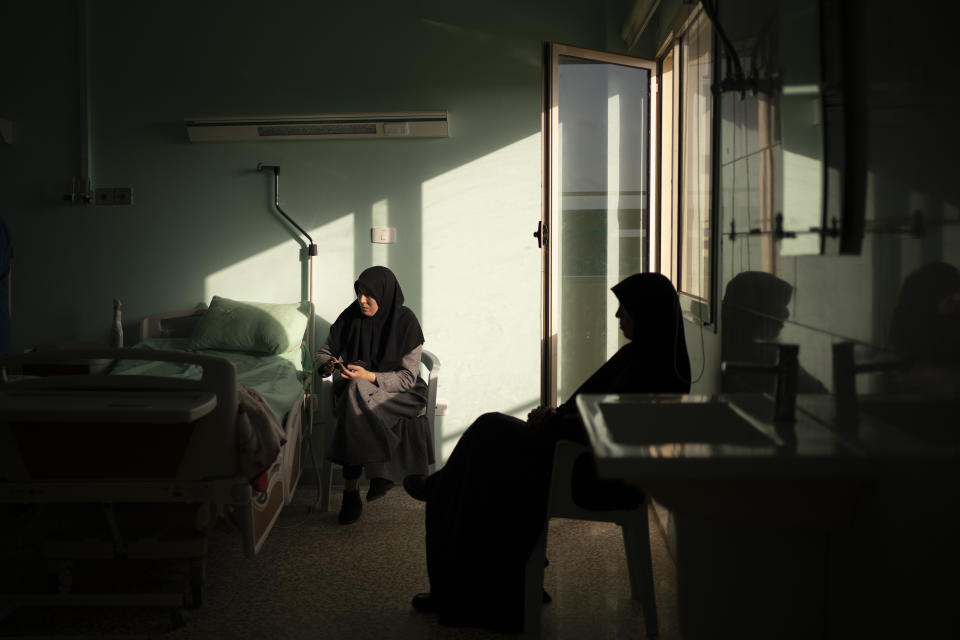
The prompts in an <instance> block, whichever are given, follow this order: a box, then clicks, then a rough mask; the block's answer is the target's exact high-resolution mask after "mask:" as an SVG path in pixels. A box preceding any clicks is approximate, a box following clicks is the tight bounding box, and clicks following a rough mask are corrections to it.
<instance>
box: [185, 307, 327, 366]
mask: <svg viewBox="0 0 960 640" xmlns="http://www.w3.org/2000/svg"><path fill="white" fill-rule="evenodd" d="M311 313H312V310H311V305H310V303H309V302H293V303H290V304H272V303H268V302H241V301H239V300H229V299H227V298H221V297H220V296H213V300H212V301H211V302H210V308H209V309H207V312H206V313H204V314H203V316H202V317H201V318H200V320H199V321H198V322H197V326H196V327H194V330H193V334H192V335H191V336H190V348H191V349H195V350H196V349H219V350H223V351H248V352H253V353H267V354H279V353H287V352H289V351H294V350H296V349H298V348H299V347H300V343H301V342H302V341H303V332H304V331H305V330H306V328H307V321H308V320H309V318H310V314H311Z"/></svg>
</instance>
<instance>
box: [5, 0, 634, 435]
mask: <svg viewBox="0 0 960 640" xmlns="http://www.w3.org/2000/svg"><path fill="white" fill-rule="evenodd" d="M89 5H90V6H89V25H90V26H89V30H88V33H87V36H88V40H89V51H90V65H89V68H90V79H89V87H90V114H91V124H92V136H91V148H90V150H91V159H92V160H91V176H92V178H93V182H94V186H98V187H121V186H122V187H132V188H133V193H134V204H133V205H132V206H128V207H104V206H87V207H84V206H79V205H75V204H68V203H64V202H63V201H62V196H63V194H65V193H67V192H68V191H69V190H70V181H71V178H72V176H74V175H76V174H77V168H76V166H77V163H78V157H79V156H78V149H79V142H78V140H79V114H80V110H79V81H78V78H79V77H80V71H81V67H80V65H79V63H78V55H77V51H78V49H77V38H78V30H77V24H78V21H77V3H74V2H68V1H61V2H54V1H45V2H31V3H26V2H24V3H17V4H8V5H5V6H4V12H5V16H4V22H5V24H6V26H7V29H6V31H7V35H6V36H5V38H4V41H3V43H2V44H0V46H2V47H3V49H2V54H3V55H2V60H0V72H2V76H0V77H2V81H3V84H4V89H3V91H2V92H0V117H3V118H9V119H13V120H14V121H15V127H16V131H15V134H16V140H15V142H14V144H13V145H0V176H2V178H0V180H2V182H0V184H2V185H3V196H2V198H3V213H2V215H3V217H4V219H5V220H6V221H7V223H8V225H9V226H10V229H11V232H12V235H13V239H14V243H15V251H16V263H15V267H14V279H13V313H14V320H13V322H14V324H13V328H14V348H15V349H23V348H25V347H28V346H30V345H32V344H35V343H38V342H51V341H64V340H93V341H99V340H102V339H104V338H105V336H106V334H107V328H108V326H109V321H110V314H111V300H112V299H113V298H115V297H119V298H121V299H122V300H123V302H124V310H125V314H126V316H125V317H126V330H127V332H128V334H133V333H135V323H136V321H138V320H139V319H140V318H141V317H142V316H144V315H146V314H151V313H156V312H161V311H166V310H173V309H180V308H191V307H193V306H195V305H196V304H198V303H201V302H209V299H210V297H211V295H213V294H219V295H224V296H227V297H234V298H240V299H254V300H264V301H289V300H296V299H298V298H299V296H300V292H301V289H302V286H303V284H302V280H301V267H300V265H299V263H298V259H299V258H298V254H297V248H298V245H297V243H296V241H295V240H293V239H292V235H291V233H290V231H289V230H288V229H287V228H286V226H285V225H284V224H283V223H282V221H280V220H279V218H278V217H277V216H276V215H275V214H274V213H273V202H272V198H273V193H272V180H271V178H270V176H268V175H267V174H258V173H256V171H255V167H256V165H257V163H258V162H263V163H269V164H279V165H280V166H281V167H282V171H281V176H280V177H281V204H282V206H283V208H284V210H285V211H286V212H287V213H288V214H290V215H291V216H292V217H294V218H295V219H296V220H297V221H298V222H299V223H300V224H301V226H303V227H305V228H306V229H307V230H308V231H310V232H311V233H312V234H313V235H314V239H315V240H316V241H317V243H318V245H319V253H320V255H319V258H318V261H317V265H316V268H315V274H316V279H317V285H316V298H317V310H318V315H319V319H320V323H319V326H320V329H319V332H320V334H321V335H320V338H321V339H322V338H323V337H325V329H326V327H327V326H328V323H329V322H331V321H332V320H333V319H334V318H335V316H336V314H337V313H338V312H339V310H341V309H342V308H343V307H344V306H346V304H347V303H349V301H350V299H351V296H352V282H353V280H354V278H355V276H356V274H357V273H358V272H359V271H360V270H361V269H362V268H364V267H366V266H369V265H370V264H371V262H373V261H377V262H383V261H385V262H386V263H387V264H388V265H389V266H391V267H392V268H393V269H394V270H395V271H396V273H397V274H398V277H399V279H400V281H401V283H402V286H403V289H404V291H405V293H406V297H407V304H408V305H409V306H410V307H411V308H413V309H414V311H416V312H417V313H418V314H419V316H420V318H421V321H422V323H423V325H424V330H425V333H426V336H427V344H426V346H427V348H429V349H431V350H433V351H435V352H436V353H437V354H438V355H439V356H440V358H441V359H442V360H443V363H444V368H443V377H442V382H441V389H440V397H441V399H445V400H447V401H448V402H449V404H450V412H449V414H448V415H447V417H446V419H445V420H444V437H445V439H446V445H445V446H446V448H447V449H449V446H450V445H451V443H452V442H453V441H454V440H455V438H456V436H457V435H458V433H459V432H460V431H462V430H463V429H464V428H466V426H467V425H468V424H469V423H470V421H472V420H473V418H475V417H476V416H477V415H478V414H479V413H481V412H482V411H489V410H506V411H513V412H515V413H518V414H519V413H523V412H524V411H525V409H526V408H528V407H529V406H532V405H533V404H535V403H536V401H537V399H538V396H539V366H540V364H539V346H538V344H539V321H540V309H539V299H540V296H539V285H540V255H539V251H538V250H537V247H536V244H535V241H534V240H533V238H532V237H531V233H532V232H533V230H534V229H535V227H536V223H537V221H538V220H539V218H540V166H541V160H540V104H541V50H542V43H543V41H547V40H554V41H560V42H564V43H568V44H573V45H578V46H584V47H590V48H603V49H612V50H617V49H618V48H621V45H620V44H619V43H617V42H616V41H615V40H612V39H614V38H615V34H616V33H618V31H619V25H620V23H621V21H622V19H623V16H624V15H625V14H626V11H627V8H626V6H627V5H628V3H627V2H625V1H622V0H607V1H606V2H593V1H586V0H568V1H564V2H556V1H552V0H550V1H548V0H541V1H532V0H531V1H525V2H517V1H516V0H496V1H493V2H483V3H459V2H447V3H440V2H427V1H423V2H417V3H394V2H363V3H326V2H307V1H305V0H304V1H287V2H275V3H264V2H227V1H222V2H186V1H181V2H176V1H175V2H163V3H141V2H123V1H107V0H97V1H96V2H90V3H89ZM608 41H609V44H608ZM404 109H417V110H426V109H446V110H448V111H449V117H450V131H451V135H450V137H449V138H447V139H430V140H405V141H397V140H387V141H366V140H358V141H323V142H277V143H226V144H191V143H189V142H188V141H187V136H186V130H185V128H184V126H183V119H184V118H185V117H191V116H220V115H251V114H295V113H323V112H350V111H384V110H404ZM384 211H387V212H388V213H387V215H388V216H389V224H390V226H394V227H396V229H397V236H398V242H397V243H396V244H395V245H392V246H390V247H389V248H388V249H386V253H385V254H384V253H382V251H383V248H382V247H378V248H376V249H374V247H373V246H372V245H371V244H370V242H369V228H370V226H371V221H372V220H373V217H374V215H377V216H382V215H384ZM374 251H377V252H378V253H374Z"/></svg>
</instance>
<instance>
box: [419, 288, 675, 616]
mask: <svg viewBox="0 0 960 640" xmlns="http://www.w3.org/2000/svg"><path fill="white" fill-rule="evenodd" d="M613 293H614V294H615V295H616V297H617V299H618V300H619V302H620V307H619V309H618V310H617V314H616V315H617V317H619V318H620V328H621V330H622V331H623V334H624V336H626V338H627V339H628V340H631V342H629V343H628V344H626V345H625V346H624V347H622V348H621V349H620V350H619V351H617V353H615V354H614V355H613V357H611V358H610V360H608V361H607V362H606V363H605V364H604V365H603V366H602V367H600V369H598V370H597V371H596V372H595V373H594V374H593V375H592V376H590V377H589V378H588V379H587V380H586V382H584V383H583V384H582V385H581V386H580V388H579V389H577V391H576V392H575V393H574V395H573V396H572V397H571V398H570V399H568V400H567V401H566V402H564V403H563V404H562V405H560V406H559V407H557V408H556V409H549V408H544V407H538V408H537V409H534V410H533V411H531V412H530V414H529V416H528V418H527V421H526V422H524V421H522V420H519V419H517V418H513V417H511V416H507V415H504V414H500V413H488V414H485V415H483V416H481V417H480V418H478V419H477V420H476V421H475V422H474V423H473V424H472V425H471V426H470V428H468V429H467V430H466V432H464V434H463V436H462V437H461V438H460V440H459V442H458V443H457V446H456V447H455V448H454V450H453V452H452V453H451V455H450V459H449V460H448V461H447V463H446V465H445V466H444V467H443V468H442V469H441V470H440V471H438V472H436V473H434V474H433V475H431V476H429V477H423V476H410V477H407V478H406V479H405V480H404V488H405V489H406V490H407V492H408V493H410V495H411V496H413V497H414V498H417V499H420V500H425V501H426V503H427V505H426V531H427V535H426V547H427V571H428V573H429V576H430V592H429V593H421V594H417V595H416V596H415V597H414V599H413V603H412V604H413V606H414V608H415V609H417V610H419V611H435V612H438V613H439V622H440V623H441V624H446V625H454V626H475V627H484V628H488V629H493V630H496V631H500V632H506V633H517V632H520V631H522V630H523V599H524V567H525V564H526V561H527V558H528V557H529V555H530V552H531V551H532V549H533V547H534V544H535V543H536V540H537V538H538V537H539V535H540V532H541V531H542V530H543V525H544V521H545V518H546V504H547V495H548V492H549V487H550V474H551V468H552V462H553V450H554V447H555V445H556V443H557V441H558V440H560V439H569V440H574V441H576V442H581V443H586V442H587V435H586V431H585V429H584V426H583V423H582V422H581V420H580V417H579V415H578V413H577V410H576V406H575V398H576V396H577V395H579V394H581V393H686V392H688V391H689V389H690V362H689V359H688V357H687V348H686V342H685V339H684V333H683V322H682V320H681V316H680V305H679V301H678V299H677V294H676V291H675V290H674V288H673V285H672V284H671V283H670V281H669V280H668V279H667V278H665V277H663V276H662V275H659V274H636V275H633V276H630V277H628V278H627V279H625V280H623V281H622V282H620V283H619V284H617V285H616V286H614V287H613ZM637 428H638V429H642V428H643V425H637ZM592 461H593V459H592V456H589V455H587V456H585V457H583V460H582V461H581V460H578V461H577V462H578V463H577V464H576V465H575V467H574V472H573V487H572V489H573V495H574V499H575V500H576V501H577V502H578V503H579V504H580V505H581V506H582V507H585V508H589V509H622V508H631V507H635V506H638V505H639V504H641V503H642V501H643V496H642V494H641V493H640V492H639V491H637V490H636V489H634V488H633V487H630V486H627V485H625V484H623V483H620V482H615V481H604V480H600V479H598V478H597V476H596V473H595V470H594V467H593V466H592Z"/></svg>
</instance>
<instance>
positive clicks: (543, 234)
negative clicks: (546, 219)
mask: <svg viewBox="0 0 960 640" xmlns="http://www.w3.org/2000/svg"><path fill="white" fill-rule="evenodd" d="M533 237H534V238H536V239H537V248H538V249H543V243H544V242H546V239H547V229H546V227H545V226H544V225H543V221H542V220H541V221H540V222H538V223H537V230H536V231H534V232H533Z"/></svg>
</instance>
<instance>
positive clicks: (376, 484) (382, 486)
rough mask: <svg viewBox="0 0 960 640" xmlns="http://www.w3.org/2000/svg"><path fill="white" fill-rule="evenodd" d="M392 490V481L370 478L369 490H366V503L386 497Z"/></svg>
mask: <svg viewBox="0 0 960 640" xmlns="http://www.w3.org/2000/svg"><path fill="white" fill-rule="evenodd" d="M390 489H393V480H387V479H386V478H370V488H369V489H367V502H373V501H374V500H377V499H379V498H382V497H383V496H385V495H387V491H390Z"/></svg>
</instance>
